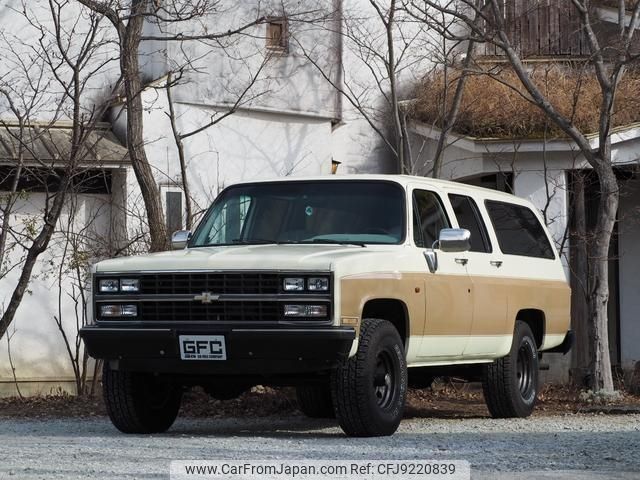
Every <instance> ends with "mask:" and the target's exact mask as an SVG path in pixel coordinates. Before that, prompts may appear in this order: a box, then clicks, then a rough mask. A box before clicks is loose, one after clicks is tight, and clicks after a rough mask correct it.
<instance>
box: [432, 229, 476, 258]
mask: <svg viewBox="0 0 640 480" xmlns="http://www.w3.org/2000/svg"><path fill="white" fill-rule="evenodd" d="M436 243H437V246H438V248H440V250H442V251H443V252H466V251H468V250H469V249H470V248H471V232H470V231H469V230H467V229H465V228H443V229H442V230H440V236H439V238H438V241H437V242H436Z"/></svg>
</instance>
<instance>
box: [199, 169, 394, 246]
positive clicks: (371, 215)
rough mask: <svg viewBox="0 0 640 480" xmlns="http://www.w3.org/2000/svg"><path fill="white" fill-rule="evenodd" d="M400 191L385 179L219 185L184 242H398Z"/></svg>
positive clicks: (211, 243)
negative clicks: (215, 196) (217, 193)
mask: <svg viewBox="0 0 640 480" xmlns="http://www.w3.org/2000/svg"><path fill="white" fill-rule="evenodd" d="M404 208H405V207H404V191H403V189H402V188H401V187H400V186H399V185H397V184H394V183H390V182H364V181H316V182H313V181H309V182H274V183H262V184H260V183H258V184H248V185H237V186H234V187H230V188H228V189H227V190H225V191H224V192H223V193H222V194H221V195H220V197H219V198H218V199H216V201H215V203H214V204H213V206H212V207H211V209H209V212H208V213H207V215H206V217H205V218H204V219H203V221H202V222H201V224H200V226H199V227H198V229H197V230H196V232H195V233H194V236H193V239H192V241H191V243H190V244H189V246H190V247H201V246H212V245H238V244H260V243H265V244H266V243H357V244H368V243H370V244H399V243H401V242H402V241H403V239H404V230H405V228H404Z"/></svg>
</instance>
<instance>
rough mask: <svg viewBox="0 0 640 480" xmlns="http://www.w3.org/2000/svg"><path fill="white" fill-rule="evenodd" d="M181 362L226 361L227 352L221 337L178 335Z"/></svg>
mask: <svg viewBox="0 0 640 480" xmlns="http://www.w3.org/2000/svg"><path fill="white" fill-rule="evenodd" d="M178 341H179V343H180V358H181V359H182V360H226V359H227V350H226V347H225V343H224V336H223V335H180V336H179V337H178Z"/></svg>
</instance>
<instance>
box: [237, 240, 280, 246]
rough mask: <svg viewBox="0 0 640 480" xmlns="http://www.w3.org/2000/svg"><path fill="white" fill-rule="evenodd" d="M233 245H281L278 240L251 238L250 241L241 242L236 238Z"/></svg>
mask: <svg viewBox="0 0 640 480" xmlns="http://www.w3.org/2000/svg"><path fill="white" fill-rule="evenodd" d="M232 242H233V245H268V244H270V243H275V244H277V243H279V242H278V241H277V240H269V239H266V238H251V239H248V240H241V239H239V238H234V239H233V240H232Z"/></svg>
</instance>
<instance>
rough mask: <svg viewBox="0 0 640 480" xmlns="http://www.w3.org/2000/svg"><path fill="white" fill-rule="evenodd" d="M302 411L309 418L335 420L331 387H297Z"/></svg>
mask: <svg viewBox="0 0 640 480" xmlns="http://www.w3.org/2000/svg"><path fill="white" fill-rule="evenodd" d="M296 397H297V399H298V407H299V408H300V411H301V412H302V413H304V414H305V415H306V416H307V417H309V418H335V416H336V413H335V411H334V409H333V400H332V399H331V388H329V385H328V384H327V385H325V384H322V385H300V386H298V387H296Z"/></svg>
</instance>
